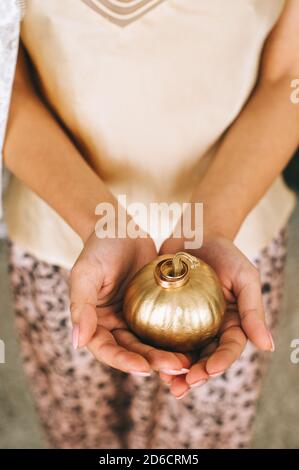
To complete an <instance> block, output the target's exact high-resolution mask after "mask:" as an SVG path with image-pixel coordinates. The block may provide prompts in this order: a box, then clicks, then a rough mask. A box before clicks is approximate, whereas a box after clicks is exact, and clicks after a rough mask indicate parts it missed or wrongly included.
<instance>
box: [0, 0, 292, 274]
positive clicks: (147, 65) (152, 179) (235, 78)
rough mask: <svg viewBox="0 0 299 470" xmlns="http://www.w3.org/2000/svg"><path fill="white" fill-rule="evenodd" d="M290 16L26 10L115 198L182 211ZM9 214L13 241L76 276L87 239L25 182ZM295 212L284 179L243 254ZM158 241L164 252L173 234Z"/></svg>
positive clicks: (211, 10) (254, 221) (206, 9)
mask: <svg viewBox="0 0 299 470" xmlns="http://www.w3.org/2000/svg"><path fill="white" fill-rule="evenodd" d="M283 6H284V0H225V1H224V0H208V1H207V0H162V1H157V0H63V1H61V0H51V1H48V0H27V2H26V11H25V16H24V19H23V23H22V32H21V36H22V40H23V42H24V44H25V47H26V49H27V51H28V52H29V54H30V57H31V59H32V61H33V63H34V65H35V67H36V70H37V73H38V76H39V79H40V82H41V85H42V90H43V93H44V95H45V97H46V99H47V100H48V101H49V103H50V104H51V106H52V107H53V109H54V110H55V111H56V113H57V114H58V116H59V117H60V118H61V120H62V121H63V123H64V124H65V125H66V126H67V128H68V129H69V130H70V132H71V133H72V135H73V136H74V138H75V140H76V141H77V142H78V144H79V145H80V148H81V149H82V153H83V155H84V157H85V158H87V159H88V161H90V162H92V165H93V167H94V168H95V170H96V171H97V173H98V174H99V175H100V176H101V178H102V179H103V180H104V181H105V182H106V184H107V185H108V186H109V188H111V190H112V191H113V192H114V193H115V194H116V195H118V194H126V196H127V202H128V203H130V202H133V201H137V202H144V203H145V204H149V203H150V202H153V201H156V202H159V201H161V202H174V201H175V202H180V203H181V202H188V200H189V198H190V195H191V192H192V191H193V189H194V187H195V185H196V184H197V181H198V180H199V178H200V175H201V174H202V172H203V169H204V168H205V167H206V165H207V164H208V163H209V161H210V159H211V158H213V155H214V154H215V152H216V150H217V147H218V145H219V142H220V140H221V137H222V135H223V133H224V132H225V131H226V130H227V128H228V127H229V126H230V124H231V123H232V122H233V121H234V119H235V118H236V116H237V115H238V114H239V112H240V110H241V109H242V107H243V106H244V103H245V102H246V100H247V99H248V97H249V95H250V93H251V91H252V89H253V86H254V84H255V82H256V78H257V73H258V67H259V61H260V55H261V50H262V47H263V44H264V41H265V39H266V37H267V35H268V34H269V32H270V30H271V28H272V27H273V25H274V24H275V22H276V21H277V20H278V18H279V16H280V14H281V12H282V9H283ZM33 138H34V136H33ZM62 171H63V169H62ZM66 177H67V175H66ZM219 191H221V188H219ZM99 202H100V201H99ZM5 206H6V217H7V225H8V233H9V236H10V237H11V239H12V240H13V241H15V242H16V243H19V244H20V245H21V246H23V247H24V248H25V249H26V250H27V251H28V252H31V253H33V254H34V255H36V256H38V257H39V258H40V259H42V260H45V261H47V262H50V263H54V264H58V265H61V266H64V267H67V268H70V267H71V266H72V264H73V262H74V261H75V259H76V257H77V255H78V254H79V252H80V250H81V248H82V244H81V241H80V239H79V237H78V235H76V234H75V233H74V232H73V231H72V229H70V227H69V226H68V225H67V224H66V223H65V222H64V221H63V220H62V219H61V218H60V217H59V216H58V215H57V214H56V213H55V212H54V211H53V210H52V209H51V208H50V207H48V205H47V204H46V203H45V202H43V201H42V200H41V199H40V198H39V197H37V196H36V195H35V194H34V193H32V192H31V191H30V190H29V189H28V188H27V187H26V186H25V185H24V184H22V183H21V182H20V181H18V180H17V179H16V178H13V179H12V181H11V184H10V187H9V191H8V194H7V197H6V201H5ZM293 206H294V196H293V195H292V193H291V192H290V191H289V190H288V189H287V188H286V186H285V185H284V183H283V182H282V179H281V178H278V179H277V180H276V181H275V182H274V184H273V185H272V187H271V188H270V190H269V191H268V192H267V194H266V195H265V196H264V198H263V199H262V200H261V201H260V203H259V204H258V206H257V207H256V208H255V209H254V210H253V211H252V212H251V213H250V214H249V216H248V217H247V219H246V220H245V222H244V224H243V226H242V228H241V230H240V232H239V234H238V236H237V239H236V244H237V245H238V246H239V247H240V248H241V250H242V251H243V252H244V253H245V254H246V255H248V256H249V257H253V256H254V255H256V254H257V253H258V251H259V250H260V249H261V248H263V247H264V246H265V245H266V244H267V243H268V242H269V241H270V240H271V239H272V238H273V236H275V235H276V233H277V232H278V231H279V229H280V228H281V227H282V226H283V225H284V224H285V223H286V221H287V218H288V216H289V214H290V212H291V210H292V208H293ZM74 210H76V208H75V207H74ZM232 217H233V214H232ZM139 223H141V225H142V223H143V221H142V220H139ZM151 235H153V237H154V239H155V241H156V244H157V246H158V247H159V245H160V243H161V241H162V238H165V237H167V235H168V233H165V234H163V237H160V238H159V237H157V236H156V234H155V233H151Z"/></svg>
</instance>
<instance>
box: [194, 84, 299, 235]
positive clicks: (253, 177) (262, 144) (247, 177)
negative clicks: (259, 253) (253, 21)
mask: <svg viewBox="0 0 299 470" xmlns="http://www.w3.org/2000/svg"><path fill="white" fill-rule="evenodd" d="M298 143H299V106H298V105H294V104H293V103H292V102H291V100H290V79H289V78H288V77H285V78H281V79H280V80H277V81H274V82H268V81H265V82H264V81H263V82H262V83H260V84H259V85H258V86H257V88H256V90H255V91H254V93H253V95H252V97H251V98H250V100H249V101H248V103H247V105H246V106H245V108H244V109H243V111H242V113H241V114H240V115H239V117H238V118H237V120H236V121H235V122H234V123H233V125H232V126H231V128H230V129H229V131H228V132H227V134H226V135H225V137H224V139H223V142H222V144H221V146H220V148H219V150H218V152H217V154H216V155H215V157H214V159H213V161H212V162H211V164H210V166H209V168H208V170H207V171H206V173H205V175H204V177H203V178H202V180H201V181H200V182H199V185H198V187H197V188H196V190H195V192H194V194H193V198H192V200H193V201H201V202H203V203H204V222H205V227H204V228H205V231H206V232H210V231H213V232H218V233H219V234H221V235H225V236H227V237H229V238H230V239H233V238H234V237H235V235H236V234H237V232H238V230H239V228H240V226H241V224H242V222H243V221H244V219H245V217H246V216H247V214H248V213H249V212H250V211H251V209H252V208H253V207H254V206H255V205H256V204H257V203H258V201H259V200H260V199H261V197H262V196H263V195H264V193H265V192H266V191H267V189H268V188H269V186H270V185H271V183H272V182H273V181H274V179H275V178H276V177H277V176H278V175H279V174H280V173H281V171H282V170H283V168H284V167H285V165H286V164H287V162H288V160H289V159H290V158H291V156H292V155H293V153H294V151H295V149H296V148H297V146H298Z"/></svg>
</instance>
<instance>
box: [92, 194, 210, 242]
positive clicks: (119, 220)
mask: <svg viewBox="0 0 299 470" xmlns="http://www.w3.org/2000/svg"><path fill="white" fill-rule="evenodd" d="M95 214H96V215H98V216H99V220H98V222H97V223H96V227H95V233H96V235H97V237H98V238H101V239H103V238H127V237H128V238H147V237H148V236H149V234H151V235H153V234H154V236H155V238H160V239H162V238H163V237H165V234H167V236H171V237H172V238H181V239H183V240H184V248H185V249H198V248H200V247H201V246H202V242H203V204H202V203H199V202H194V203H185V202H184V203H178V202H172V203H167V202H151V203H148V204H144V203H142V202H131V203H129V204H128V203H127V197H126V195H125V194H121V195H119V196H118V197H117V205H116V206H115V205H114V204H111V203H109V202H101V203H100V204H98V206H97V207H96V210H95ZM128 214H129V215H130V217H128Z"/></svg>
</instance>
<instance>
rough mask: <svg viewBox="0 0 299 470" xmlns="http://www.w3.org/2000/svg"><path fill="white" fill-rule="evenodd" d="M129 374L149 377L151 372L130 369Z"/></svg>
mask: <svg viewBox="0 0 299 470" xmlns="http://www.w3.org/2000/svg"><path fill="white" fill-rule="evenodd" d="M129 374H132V375H136V377H149V376H150V375H151V373H150V372H139V371H138V370H129Z"/></svg>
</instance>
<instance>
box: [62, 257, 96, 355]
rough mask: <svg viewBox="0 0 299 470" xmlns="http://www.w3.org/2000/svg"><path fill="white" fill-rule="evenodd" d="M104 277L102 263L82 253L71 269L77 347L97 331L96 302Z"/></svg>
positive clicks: (74, 340)
mask: <svg viewBox="0 0 299 470" xmlns="http://www.w3.org/2000/svg"><path fill="white" fill-rule="evenodd" d="M103 278H104V276H103V272H102V269H101V266H100V264H98V263H94V262H90V261H87V260H85V259H84V258H83V257H82V255H81V256H80V257H79V258H78V260H77V262H76V264H75V265H74V267H73V269H72V271H71V278H70V300H71V306H70V309H71V315H72V321H73V325H74V330H73V345H74V348H75V349H76V348H77V347H83V346H85V345H86V344H87V343H88V342H89V340H90V339H91V338H92V336H93V335H94V333H95V331H96V328H97V314H96V304H97V297H98V292H99V290H100V288H101V285H102V283H103Z"/></svg>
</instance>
